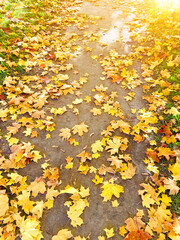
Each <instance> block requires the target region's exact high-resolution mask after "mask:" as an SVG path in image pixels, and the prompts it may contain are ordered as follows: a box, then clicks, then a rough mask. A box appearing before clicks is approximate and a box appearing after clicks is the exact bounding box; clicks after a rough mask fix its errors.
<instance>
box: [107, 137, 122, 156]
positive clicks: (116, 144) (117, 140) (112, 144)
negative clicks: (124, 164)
mask: <svg viewBox="0 0 180 240" xmlns="http://www.w3.org/2000/svg"><path fill="white" fill-rule="evenodd" d="M107 144H108V146H106V148H105V149H106V150H108V152H110V153H111V154H115V153H118V151H119V148H120V147H121V144H122V141H121V137H118V136H114V137H113V139H112V140H111V139H110V140H108V142H107Z"/></svg>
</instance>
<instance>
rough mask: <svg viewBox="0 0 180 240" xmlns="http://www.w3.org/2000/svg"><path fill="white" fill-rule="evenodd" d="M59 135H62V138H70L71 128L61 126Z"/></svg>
mask: <svg viewBox="0 0 180 240" xmlns="http://www.w3.org/2000/svg"><path fill="white" fill-rule="evenodd" d="M59 136H60V137H62V140H68V139H69V138H70V137H71V132H70V129H69V128H61V129H60V134H59Z"/></svg>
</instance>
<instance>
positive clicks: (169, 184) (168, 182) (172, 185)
mask: <svg viewBox="0 0 180 240" xmlns="http://www.w3.org/2000/svg"><path fill="white" fill-rule="evenodd" d="M163 182H164V187H165V188H166V189H169V190H170V192H169V194H170V195H174V194H177V193H178V192H179V190H180V188H179V187H178V186H177V182H176V181H174V180H173V179H167V178H164V180H163Z"/></svg>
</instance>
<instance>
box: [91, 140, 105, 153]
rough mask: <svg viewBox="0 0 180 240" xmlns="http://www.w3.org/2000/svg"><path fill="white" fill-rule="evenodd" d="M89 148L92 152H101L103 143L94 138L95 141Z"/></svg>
mask: <svg viewBox="0 0 180 240" xmlns="http://www.w3.org/2000/svg"><path fill="white" fill-rule="evenodd" d="M91 148H92V152H93V153H97V152H98V151H99V152H102V151H103V143H102V142H101V141H100V140H96V142H95V143H93V144H92V145H91Z"/></svg>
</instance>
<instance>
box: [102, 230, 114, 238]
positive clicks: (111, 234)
mask: <svg viewBox="0 0 180 240" xmlns="http://www.w3.org/2000/svg"><path fill="white" fill-rule="evenodd" d="M104 231H105V232H106V236H107V238H111V237H113V236H114V229H113V228H110V229H108V228H105V229H104Z"/></svg>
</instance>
